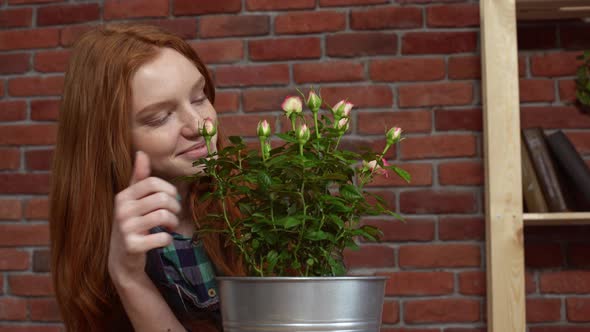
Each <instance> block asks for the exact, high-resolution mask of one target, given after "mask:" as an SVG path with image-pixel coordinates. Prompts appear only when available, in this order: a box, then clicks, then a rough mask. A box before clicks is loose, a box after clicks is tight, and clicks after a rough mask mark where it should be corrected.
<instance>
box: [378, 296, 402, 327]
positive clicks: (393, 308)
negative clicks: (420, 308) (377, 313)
mask: <svg viewBox="0 0 590 332" xmlns="http://www.w3.org/2000/svg"><path fill="white" fill-rule="evenodd" d="M381 320H382V322H383V323H385V324H395V323H397V322H399V302H392V301H385V302H384V303H383V314H382V316H381Z"/></svg>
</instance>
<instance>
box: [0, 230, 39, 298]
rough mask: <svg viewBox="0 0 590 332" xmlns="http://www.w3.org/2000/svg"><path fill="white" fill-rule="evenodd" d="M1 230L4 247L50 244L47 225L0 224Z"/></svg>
mask: <svg viewBox="0 0 590 332" xmlns="http://www.w3.org/2000/svg"><path fill="white" fill-rule="evenodd" d="M0 230H2V232H0V244H1V245H2V246H4V247H6V246H45V245H48V244H49V227H48V225H47V224H33V225H3V224H0ZM13 294H14V293H13Z"/></svg>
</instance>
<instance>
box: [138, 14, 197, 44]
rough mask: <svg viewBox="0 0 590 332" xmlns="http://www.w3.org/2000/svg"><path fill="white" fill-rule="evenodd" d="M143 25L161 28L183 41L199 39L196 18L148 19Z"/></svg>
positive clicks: (143, 21)
mask: <svg viewBox="0 0 590 332" xmlns="http://www.w3.org/2000/svg"><path fill="white" fill-rule="evenodd" d="M141 23H145V24H150V25H156V26H159V27H161V28H163V29H164V30H167V31H169V32H171V33H173V34H175V35H177V36H179V37H181V38H183V39H194V38H196V37H197V20H196V19H194V18H180V19H146V20H142V21H141Z"/></svg>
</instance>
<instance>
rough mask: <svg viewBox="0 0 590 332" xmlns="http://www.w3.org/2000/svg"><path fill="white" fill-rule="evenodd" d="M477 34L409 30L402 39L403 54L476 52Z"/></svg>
mask: <svg viewBox="0 0 590 332" xmlns="http://www.w3.org/2000/svg"><path fill="white" fill-rule="evenodd" d="M476 50H477V34H476V32H472V31H459V32H408V33H406V34H405V35H404V36H403V39H402V53H403V54H445V53H464V52H475V51H476Z"/></svg>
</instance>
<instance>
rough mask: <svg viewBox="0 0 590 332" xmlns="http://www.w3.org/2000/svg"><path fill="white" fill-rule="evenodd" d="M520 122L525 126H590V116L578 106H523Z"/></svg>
mask: <svg viewBox="0 0 590 332" xmlns="http://www.w3.org/2000/svg"><path fill="white" fill-rule="evenodd" d="M520 122H521V124H522V127H523V128H531V127H542V128H561V129H567V128H582V129H588V128H590V117H588V116H587V115H585V114H583V113H581V112H580V111H579V110H578V109H577V108H576V107H522V108H521V111H520Z"/></svg>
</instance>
